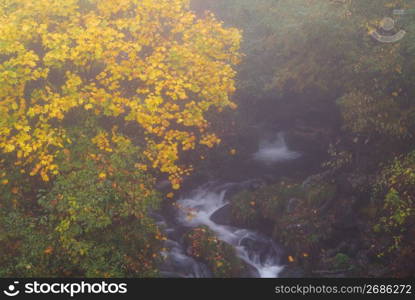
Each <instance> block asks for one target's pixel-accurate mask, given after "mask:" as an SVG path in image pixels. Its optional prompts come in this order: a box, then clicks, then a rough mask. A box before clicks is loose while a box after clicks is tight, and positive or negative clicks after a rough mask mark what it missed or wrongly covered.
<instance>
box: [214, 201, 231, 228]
mask: <svg viewBox="0 0 415 300" xmlns="http://www.w3.org/2000/svg"><path fill="white" fill-rule="evenodd" d="M210 219H211V220H212V221H213V222H215V223H216V224H219V225H227V226H231V225H232V217H231V205H230V204H226V205H225V206H223V207H222V208H220V209H218V210H217V211H215V212H214V213H213V214H212V215H211V216H210Z"/></svg>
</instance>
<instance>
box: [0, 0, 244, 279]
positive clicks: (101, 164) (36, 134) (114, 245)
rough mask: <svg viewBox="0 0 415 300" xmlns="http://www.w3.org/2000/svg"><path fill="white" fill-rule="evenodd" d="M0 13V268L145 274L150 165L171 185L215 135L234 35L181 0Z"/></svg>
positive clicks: (153, 231)
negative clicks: (189, 154)
mask: <svg viewBox="0 0 415 300" xmlns="http://www.w3.org/2000/svg"><path fill="white" fill-rule="evenodd" d="M0 21H1V22H0V167H1V172H0V194H1V203H0V250H1V252H2V253H6V254H5V255H3V256H2V258H0V265H1V268H0V275H1V276H40V275H43V276H93V277H103V276H107V277H114V276H155V274H156V273H157V263H158V261H159V259H160V256H159V252H160V247H161V241H162V240H163V239H164V237H163V236H162V234H161V232H160V229H159V228H157V226H156V225H155V224H154V221H153V220H152V219H151V218H150V217H149V213H150V212H151V211H152V210H154V209H157V208H158V207H159V204H160V201H161V199H162V197H161V195H159V194H158V193H157V192H156V191H155V190H154V184H155V179H154V175H155V174H159V173H160V172H161V173H165V174H168V176H169V179H170V181H171V183H172V187H173V188H174V189H178V188H179V187H180V183H181V180H182V177H183V175H184V174H188V173H189V172H190V171H191V166H190V164H185V163H184V162H183V160H182V157H183V155H184V153H185V152H186V151H190V150H194V149H196V148H197V147H198V146H201V147H202V146H203V147H208V148H209V147H213V146H214V145H216V144H218V143H219V142H220V138H219V137H218V136H217V135H216V134H215V132H213V130H212V128H211V119H210V117H209V116H213V115H215V114H216V113H217V112H219V111H223V110H226V109H228V108H235V104H234V103H233V102H232V101H231V98H230V97H231V94H232V93H233V92H234V89H235V88H234V76H235V71H234V66H235V64H237V63H238V61H239V54H238V47H239V40H240V34H239V32H238V31H237V30H235V29H231V28H224V27H223V25H222V24H221V22H219V21H218V20H216V19H215V17H214V16H213V15H212V14H206V15H204V16H201V17H196V15H195V14H194V13H193V12H192V11H191V10H190V8H189V1H188V0H145V1H142V0H120V1H113V0H65V1H62V0H0ZM157 172H159V173H157Z"/></svg>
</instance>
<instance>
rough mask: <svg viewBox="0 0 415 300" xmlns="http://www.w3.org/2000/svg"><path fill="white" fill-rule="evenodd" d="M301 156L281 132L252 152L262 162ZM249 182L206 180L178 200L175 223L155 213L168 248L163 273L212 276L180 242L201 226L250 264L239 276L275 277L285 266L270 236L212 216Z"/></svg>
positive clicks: (270, 162) (267, 163) (173, 275)
mask: <svg viewBox="0 0 415 300" xmlns="http://www.w3.org/2000/svg"><path fill="white" fill-rule="evenodd" d="M300 156H301V154H299V153H297V152H294V151H291V150H289V148H288V146H287V144H286V142H285V139H284V135H283V134H282V133H280V134H278V136H277V137H276V138H275V139H274V140H264V141H262V142H261V143H260V145H259V148H258V151H257V152H256V153H254V154H253V158H254V160H256V161H257V162H258V164H265V165H271V164H277V163H278V162H281V161H287V160H294V159H296V158H299V157H300ZM252 181H253V180H247V181H244V182H238V183H221V182H209V183H206V184H204V185H202V186H200V187H198V188H196V189H194V190H192V191H190V192H189V193H188V194H187V195H183V196H182V197H181V198H179V200H177V205H176V206H177V207H178V208H177V210H176V212H175V218H174V222H167V221H166V219H165V218H164V217H162V216H158V218H159V225H163V227H164V228H165V232H166V234H167V236H168V240H167V241H166V244H165V248H166V249H167V250H166V251H165V252H163V253H162V254H163V255H164V257H165V263H164V264H163V266H162V268H161V269H162V275H164V276H165V277H211V275H212V274H211V272H210V271H209V269H208V268H207V266H206V265H204V264H203V263H201V262H199V261H196V260H195V259H193V258H192V257H190V256H188V255H187V254H186V249H185V246H184V245H183V243H182V237H183V233H184V232H186V230H188V229H189V228H193V227H198V226H202V225H204V226H207V227H209V228H210V229H211V230H212V231H214V232H215V233H216V235H217V237H218V238H219V239H220V240H222V241H224V242H226V243H228V244H230V245H232V246H233V247H234V249H235V251H236V254H237V255H238V257H239V258H241V259H242V260H243V261H244V262H246V264H247V265H248V266H250V268H249V269H250V272H249V274H241V277H262V278H275V277H278V274H279V273H280V272H281V271H282V269H283V268H284V266H283V265H281V250H280V248H279V247H278V245H276V243H275V242H274V241H273V240H272V239H271V238H269V237H267V236H265V235H263V234H261V233H259V232H254V231H252V230H248V229H243V228H237V227H234V226H228V225H221V224H217V223H215V222H214V221H213V220H212V215H214V214H215V212H217V211H218V210H220V209H222V208H223V207H224V206H226V205H227V204H228V200H227V195H228V194H229V193H230V192H234V191H238V190H243V189H244V188H247V187H248V186H250V184H251V183H252ZM168 223H170V224H168Z"/></svg>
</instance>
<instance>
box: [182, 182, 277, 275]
mask: <svg viewBox="0 0 415 300" xmlns="http://www.w3.org/2000/svg"><path fill="white" fill-rule="evenodd" d="M233 185H235V184H229V183H228V184H224V185H213V187H212V183H209V184H206V185H204V186H202V187H200V188H199V189H197V190H195V191H194V192H193V193H192V194H191V196H189V197H186V198H183V199H181V200H179V201H178V204H179V206H180V207H181V210H180V212H179V220H180V222H181V223H182V224H183V225H185V226H188V227H197V226H201V225H205V226H208V227H209V228H210V229H211V230H212V231H214V232H215V233H216V234H217V237H218V238H219V239H220V240H222V241H224V242H226V243H228V244H230V245H232V246H234V248H235V250H236V253H237V255H238V256H239V257H240V258H241V259H242V260H243V261H245V262H246V263H247V264H249V265H250V266H252V267H253V268H254V269H255V270H256V271H257V274H259V276H260V277H269V278H275V277H277V276H278V274H279V272H280V271H281V270H282V269H283V267H282V266H281V265H280V258H279V249H278V247H277V246H276V245H275V243H274V242H273V241H272V240H271V239H270V238H267V237H265V236H263V235H261V234H260V233H256V232H253V231H250V230H247V229H240V228H236V227H232V226H225V225H219V224H216V223H215V222H213V221H212V220H211V218H210V217H211V216H212V215H213V214H214V213H215V212H216V211H217V210H219V209H221V208H222V207H223V206H225V205H226V204H227V203H228V202H227V201H226V200H225V195H226V192H227V190H228V189H229V188H230V187H232V186H233ZM253 275H256V274H253Z"/></svg>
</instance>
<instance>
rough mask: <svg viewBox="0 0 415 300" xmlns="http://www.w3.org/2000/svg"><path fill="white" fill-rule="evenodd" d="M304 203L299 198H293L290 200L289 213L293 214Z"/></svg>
mask: <svg viewBox="0 0 415 300" xmlns="http://www.w3.org/2000/svg"><path fill="white" fill-rule="evenodd" d="M302 202H303V200H301V199H298V198H291V199H290V200H288V204H287V213H288V214H291V213H293V212H294V211H295V210H296V209H297V208H298V207H299V206H300V205H301V203H302Z"/></svg>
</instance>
